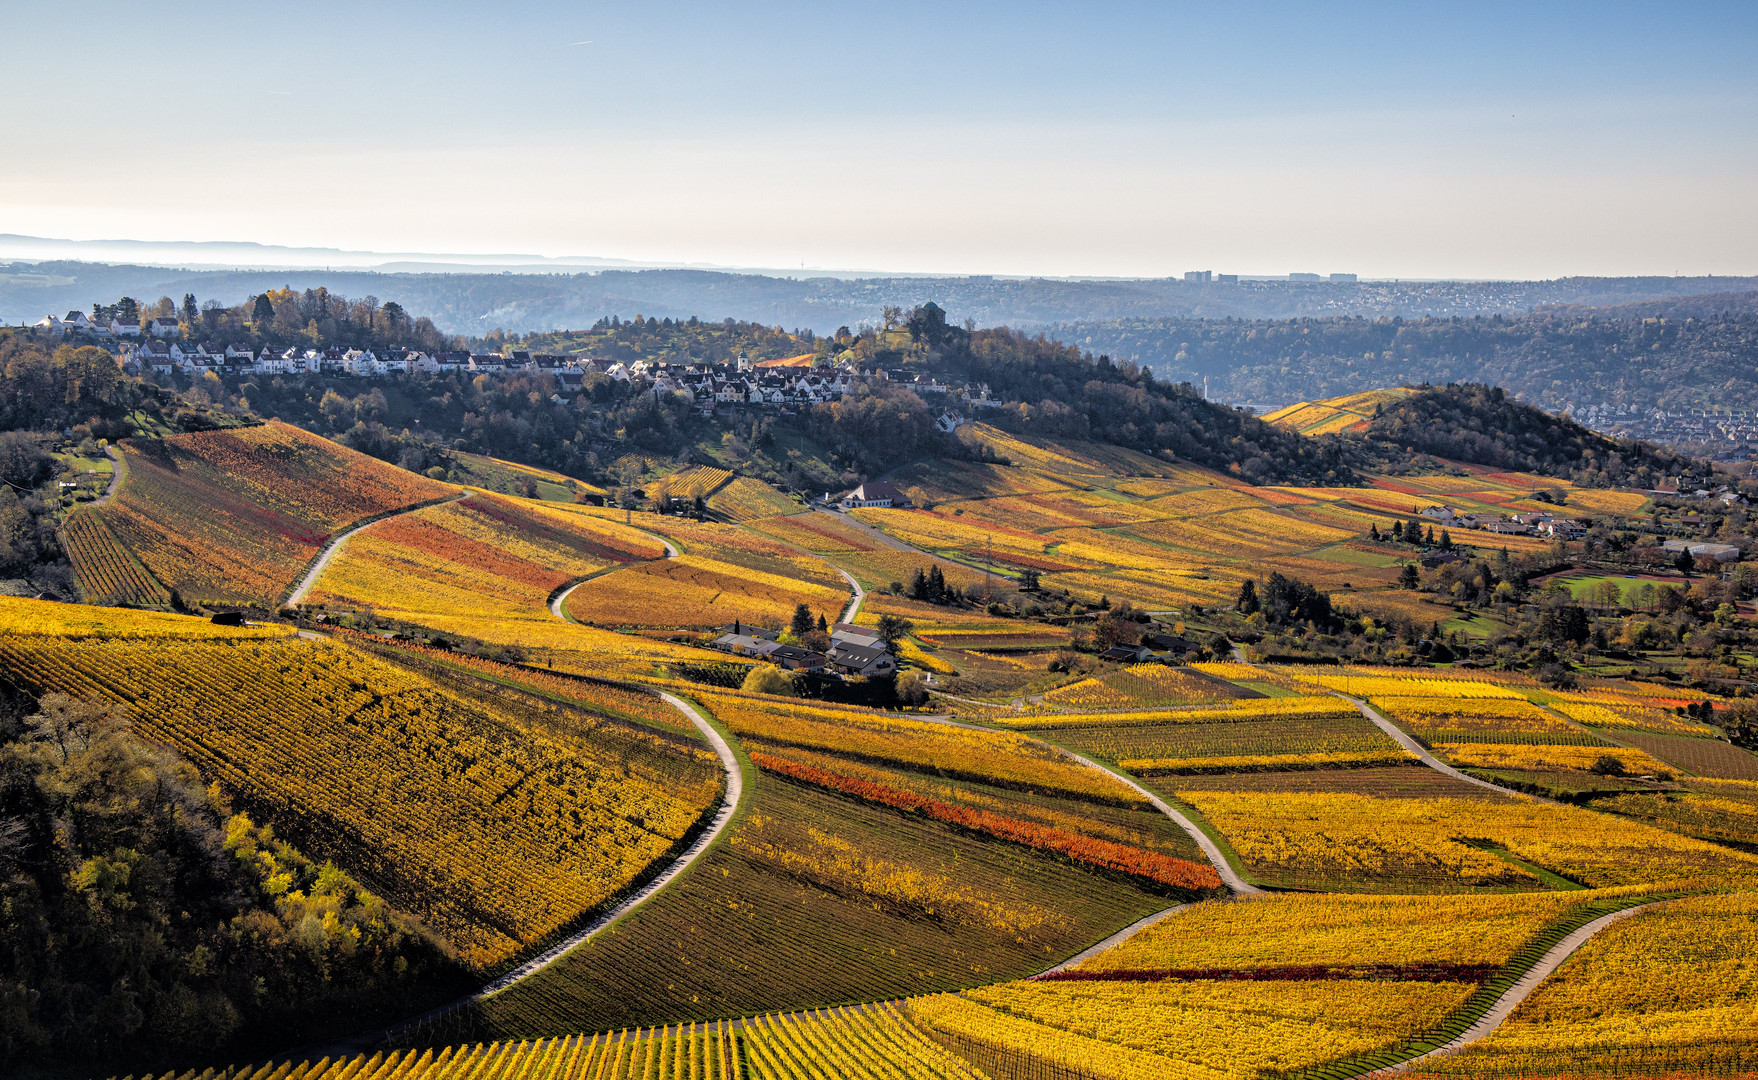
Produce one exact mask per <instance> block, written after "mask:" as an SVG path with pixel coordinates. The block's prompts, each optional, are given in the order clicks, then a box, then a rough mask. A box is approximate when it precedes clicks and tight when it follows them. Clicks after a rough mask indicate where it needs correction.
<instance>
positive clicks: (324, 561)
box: [282, 491, 470, 607]
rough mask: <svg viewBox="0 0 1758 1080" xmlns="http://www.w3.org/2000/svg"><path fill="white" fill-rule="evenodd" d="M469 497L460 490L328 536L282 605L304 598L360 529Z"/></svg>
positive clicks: (290, 605)
mask: <svg viewBox="0 0 1758 1080" xmlns="http://www.w3.org/2000/svg"><path fill="white" fill-rule="evenodd" d="M469 497H470V493H469V492H468V491H461V492H459V493H458V494H456V495H454V496H452V497H451V498H449V499H441V500H440V501H439V502H437V503H432V502H428V503H422V504H421V505H420V506H411V507H409V508H408V509H407V510H398V511H397V512H396V513H393V514H385V515H383V516H382V517H375V518H373V519H372V520H371V521H363V522H361V523H360V524H359V525H356V526H354V527H353V528H350V529H345V530H343V531H342V532H339V533H337V534H336V535H334V536H332V537H330V540H329V543H327V544H325V545H324V549H323V550H322V551H320V552H319V553H318V556H317V560H316V561H315V562H313V563H312V564H311V568H310V569H308V570H306V571H305V576H304V577H302V578H300V579H299V584H298V586H297V587H295V588H294V590H293V591H292V592H290V593H288V594H287V599H286V600H284V601H282V604H283V606H286V607H292V606H293V605H294V604H297V603H299V601H301V600H303V599H305V594H306V593H308V592H310V591H311V587H312V586H313V585H316V584H317V579H318V578H320V577H322V576H323V572H324V568H325V567H327V566H329V565H330V560H331V559H333V558H335V557H336V552H338V551H340V550H342V545H343V544H345V543H347V542H348V538H349V537H350V536H353V535H354V534H355V533H357V532H359V531H360V530H362V529H370V528H372V527H373V526H374V525H377V524H378V523H379V522H381V521H389V520H391V519H392V518H394V517H402V516H403V515H404V514H413V513H415V512H416V511H417V510H426V509H427V508H428V507H430V506H438V505H439V504H440V503H447V502H463V501H464V500H465V499H468V498H469Z"/></svg>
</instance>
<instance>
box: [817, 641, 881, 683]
mask: <svg viewBox="0 0 1758 1080" xmlns="http://www.w3.org/2000/svg"><path fill="white" fill-rule="evenodd" d="M830 662H831V663H832V664H834V665H835V666H836V670H838V671H840V672H842V673H843V674H844V675H890V674H891V673H892V672H894V671H896V670H897V661H896V660H895V659H893V658H892V656H891V654H890V653H888V652H886V651H885V650H884V649H876V648H869V647H868V646H865V645H854V644H843V643H840V642H839V643H838V644H837V645H836V647H834V648H832V649H831V650H830Z"/></svg>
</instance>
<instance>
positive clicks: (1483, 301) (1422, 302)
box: [0, 253, 1758, 396]
mask: <svg viewBox="0 0 1758 1080" xmlns="http://www.w3.org/2000/svg"><path fill="white" fill-rule="evenodd" d="M240 254H241V255H242V253H240ZM339 257H340V256H339ZM201 258H202V259H203V260H204V261H205V260H206V259H210V258H213V256H211V255H209V256H202V257H201ZM192 261H194V260H192ZM237 265H239V266H240V269H237V270H214V269H201V270H187V269H175V268H167V267H163V266H130V265H110V264H105V263H95V262H74V261H70V260H59V261H42V262H13V263H10V264H0V321H7V322H11V323H13V324H16V323H17V322H18V321H20V320H31V321H34V320H36V319H39V318H41V317H42V316H43V315H45V314H48V313H49V312H54V313H55V314H57V315H60V314H63V313H65V312H66V311H67V310H68V309H70V308H77V309H79V310H81V311H84V310H88V309H89V308H90V307H91V305H92V304H93V303H108V302H110V301H112V300H114V299H115V298H116V297H118V296H122V295H129V296H133V297H135V298H136V299H139V300H144V301H148V302H150V301H152V300H154V299H157V298H158V297H160V296H169V297H172V298H173V299H180V298H181V297H182V296H183V294H184V293H194V294H195V295H196V296H198V297H200V298H201V299H203V300H205V299H208V298H210V297H211V298H213V299H215V300H218V301H220V302H221V303H223V304H227V305H231V304H237V303H241V302H242V301H244V300H245V299H247V298H249V297H251V296H255V295H257V294H259V293H263V292H267V291H268V290H270V289H279V288H283V287H291V288H294V289H297V290H301V291H303V290H305V289H315V288H320V287H321V288H327V289H329V291H331V292H335V293H344V294H346V295H349V296H365V295H372V296H376V297H378V298H379V299H380V300H391V301H395V302H396V303H399V304H401V305H402V306H403V307H404V308H406V309H408V310H410V311H418V312H421V313H423V314H425V315H427V316H429V317H431V318H432V319H433V321H434V323H435V324H436V325H437V326H438V327H439V328H440V330H442V331H444V332H446V333H449V334H480V333H483V332H485V331H488V330H493V329H497V328H500V329H506V330H513V331H518V332H521V333H523V332H529V331H534V330H550V329H556V328H562V327H579V326H589V325H591V324H592V323H593V322H594V321H595V320H597V319H599V318H600V317H602V316H606V315H617V316H619V317H621V318H624V319H628V318H632V317H633V316H635V315H637V314H642V315H657V316H659V317H661V318H665V317H671V318H674V319H675V318H688V317H689V316H691V315H697V316H701V317H702V318H705V319H714V320H719V319H723V318H735V319H752V320H758V321H761V322H763V323H766V324H769V325H777V324H779V325H782V326H786V327H789V328H793V327H799V328H809V329H811V330H814V331H815V332H817V333H820V334H823V333H829V332H830V331H832V330H834V329H835V328H836V327H837V326H840V325H845V324H846V325H848V326H858V325H859V324H860V323H861V322H863V321H868V322H871V321H874V320H876V319H878V317H879V312H880V309H881V308H883V307H888V306H895V307H901V308H906V309H907V308H910V307H914V306H916V305H918V304H924V303H927V302H928V301H930V300H932V301H935V302H937V303H938V304H940V306H941V307H943V308H945V309H947V310H948V311H950V312H952V313H953V315H954V317H955V319H956V320H957V321H962V320H964V319H966V318H973V319H976V320H977V321H978V322H980V323H983V324H985V325H991V326H994V325H1002V324H1005V325H1009V326H1014V327H1020V326H1030V327H1032V328H1033V329H1038V328H1044V329H1047V330H1049V332H1051V333H1052V334H1054V335H1056V336H1058V337H1061V338H1062V339H1063V340H1065V341H1070V342H1073V343H1075V344H1079V345H1081V346H1082V347H1083V348H1085V347H1088V346H1089V345H1091V346H1092V347H1094V348H1095V349H1096V351H1099V352H1110V353H1112V355H1117V353H1116V351H1115V350H1114V349H1112V348H1109V347H1107V346H1105V345H1102V344H1100V343H1099V342H1097V341H1094V342H1086V341H1084V340H1082V335H1079V334H1071V333H1070V332H1069V331H1068V330H1067V329H1065V327H1066V325H1067V324H1073V323H1082V324H1085V323H1093V322H1104V321H1108V320H1128V321H1131V322H1134V321H1140V320H1156V319H1162V318H1178V319H1192V318H1195V319H1212V320H1227V319H1233V320H1248V321H1249V320H1254V319H1303V318H1331V317H1349V318H1370V319H1371V318H1379V317H1382V316H1384V317H1393V316H1398V317H1403V318H1407V319H1409V318H1422V317H1426V316H1434V317H1443V318H1450V317H1453V316H1462V317H1471V316H1475V315H1496V314H1500V315H1504V316H1517V315H1520V314H1523V313H1525V312H1528V311H1531V310H1532V309H1533V308H1534V307H1537V306H1539V305H1542V304H1588V305H1605V304H1620V303H1626V302H1630V301H1637V300H1646V299H1654V298H1667V297H1680V296H1690V295H1697V294H1703V293H1718V292H1729V291H1737V290H1741V289H1755V288H1758V278H1726V277H1692V278H1682V277H1679V278H1667V277H1631V278H1586V277H1576V278H1558V279H1556V280H1553V281H1361V282H1330V281H1325V282H1302V281H1282V280H1245V281H1239V282H1208V283H1202V284H1198V283H1192V282H1186V281H1183V280H1181V279H1177V278H1156V279H1142V278H1133V279H1110V280H1103V279H1101V280H1079V281H1070V280H1062V279H1054V278H1028V279H1019V278H997V277H992V276H989V275H974V276H967V277H930V276H910V275H895V276H881V275H867V276H863V277H859V278H844V277H832V276H800V277H798V278H794V277H781V276H774V275H770V274H761V273H739V272H730V271H715V270H691V269H661V270H633V269H601V270H597V271H595V272H588V271H584V270H582V271H579V272H567V271H568V270H572V269H573V268H570V267H543V268H542V269H543V270H544V271H545V272H543V273H514V272H502V271H498V270H496V271H492V272H484V271H482V270H480V269H461V270H449V269H446V268H443V267H439V266H430V267H423V268H422V270H424V271H434V272H403V271H402V270H401V268H381V269H284V270H257V269H249V268H247V267H248V266H249V263H248V261H247V260H245V259H244V258H240V261H239V263H238V264H237ZM524 269H530V268H529V267H526V268H524ZM557 269H560V270H562V271H563V272H559V273H558V272H554V271H555V270H557ZM1172 351H1173V352H1176V351H1177V350H1176V349H1174V350H1172ZM1169 356H1170V354H1168V357H1169ZM1304 396H1313V395H1310V394H1308V395H1304Z"/></svg>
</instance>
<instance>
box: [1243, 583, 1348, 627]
mask: <svg viewBox="0 0 1758 1080" xmlns="http://www.w3.org/2000/svg"><path fill="white" fill-rule="evenodd" d="M1233 610H1235V611H1237V612H1238V613H1239V614H1241V615H1244V616H1246V617H1247V618H1249V617H1251V616H1253V615H1262V617H1263V621H1264V623H1265V624H1266V625H1269V626H1276V627H1282V626H1295V625H1299V624H1302V623H1304V624H1307V625H1310V626H1312V627H1313V628H1315V629H1317V630H1321V631H1323V630H1332V629H1335V628H1336V626H1337V624H1338V622H1339V620H1338V619H1337V616H1336V613H1335V612H1333V611H1332V610H1331V598H1330V596H1329V595H1327V594H1325V593H1322V592H1320V591H1319V590H1318V589H1316V588H1314V587H1313V586H1312V585H1310V584H1308V583H1307V582H1304V581H1301V580H1299V579H1298V578H1291V577H1287V576H1285V575H1283V574H1281V573H1276V572H1272V573H1271V574H1270V576H1269V579H1268V580H1267V581H1265V582H1264V587H1263V589H1262V590H1261V591H1260V590H1259V589H1258V587H1257V582H1255V581H1253V580H1251V579H1250V578H1247V579H1246V580H1244V581H1242V582H1240V583H1239V599H1238V600H1237V601H1235V602H1234V605H1233Z"/></svg>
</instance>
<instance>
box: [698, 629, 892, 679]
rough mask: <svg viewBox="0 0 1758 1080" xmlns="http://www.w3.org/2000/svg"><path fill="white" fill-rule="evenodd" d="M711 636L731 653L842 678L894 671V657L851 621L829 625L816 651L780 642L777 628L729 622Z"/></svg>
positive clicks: (882, 674) (888, 673)
mask: <svg viewBox="0 0 1758 1080" xmlns="http://www.w3.org/2000/svg"><path fill="white" fill-rule="evenodd" d="M721 629H722V630H723V631H724V632H723V633H722V634H721V635H720V636H719V637H718V638H716V639H715V640H714V647H715V648H716V649H719V650H720V651H722V652H727V653H732V654H733V655H734V656H748V657H751V658H753V659H756V660H764V661H767V662H769V663H771V664H774V665H775V666H776V667H779V668H782V669H784V670H786V671H812V672H829V673H834V674H837V675H841V676H843V677H844V678H852V677H855V676H864V677H873V676H880V677H883V676H887V675H895V674H896V673H897V659H896V658H895V657H893V656H892V655H891V651H890V650H889V649H887V648H886V647H885V643H884V642H883V641H881V640H880V639H879V637H878V636H877V635H875V634H874V633H873V632H872V631H871V630H869V629H867V628H866V627H863V626H855V625H854V624H852V623H837V624H836V625H835V626H833V627H831V629H830V648H829V649H828V650H826V651H824V652H817V651H815V650H813V649H807V648H804V647H802V646H799V645H783V644H781V642H780V641H779V640H777V639H779V638H780V637H781V632H780V631H778V630H767V629H764V628H763V627H760V626H748V625H745V624H742V623H736V622H735V623H733V624H732V625H731V626H725V627H722V628H721Z"/></svg>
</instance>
